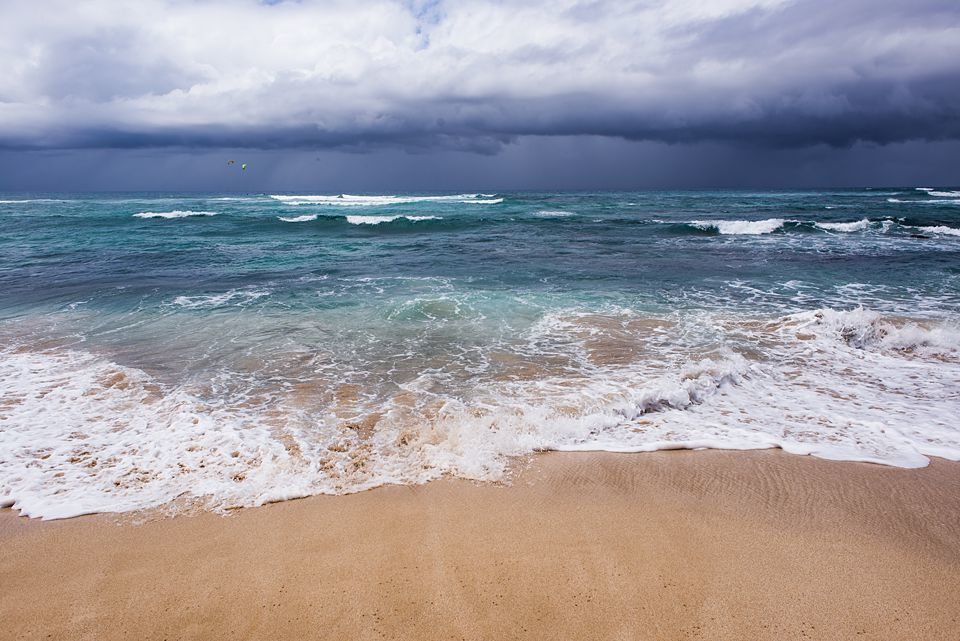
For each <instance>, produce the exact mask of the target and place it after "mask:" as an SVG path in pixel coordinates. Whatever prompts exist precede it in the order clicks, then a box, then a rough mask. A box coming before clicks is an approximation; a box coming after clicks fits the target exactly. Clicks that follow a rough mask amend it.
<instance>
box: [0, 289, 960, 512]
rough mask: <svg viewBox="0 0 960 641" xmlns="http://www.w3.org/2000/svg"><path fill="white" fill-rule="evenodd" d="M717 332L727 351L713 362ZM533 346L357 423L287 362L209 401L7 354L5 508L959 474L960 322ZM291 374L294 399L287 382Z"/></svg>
mask: <svg viewBox="0 0 960 641" xmlns="http://www.w3.org/2000/svg"><path fill="white" fill-rule="evenodd" d="M194 302H197V303H199V302H200V301H194ZM220 302H221V303H222V302H223V301H220ZM206 303H208V304H213V303H214V301H212V300H211V301H206ZM431 305H433V306H432V307H431V308H430V309H431V313H433V312H437V311H438V309H439V308H437V307H436V305H434V304H433V303H431ZM444 313H445V316H444V318H457V317H459V316H460V315H462V313H463V312H462V310H461V311H459V312H457V314H456V315H454V316H452V317H451V316H450V313H448V312H444ZM404 318H407V320H408V321H409V320H417V319H419V316H417V318H416V319H414V318H412V317H409V314H408V315H406V316H404ZM396 322H403V321H402V320H400V321H396ZM717 332H719V335H720V336H721V337H722V341H721V347H719V348H718V349H711V350H708V351H707V352H702V351H701V350H700V349H699V348H697V347H696V345H698V344H699V343H701V342H702V337H703V336H707V335H709V334H711V333H717ZM698 336H700V337H699V338H698ZM514 350H515V351H514V352H513V353H512V354H510V355H504V354H502V348H497V349H495V350H493V351H491V352H490V354H489V356H488V359H490V360H489V361H488V363H489V365H488V367H491V368H493V367H494V365H496V367H495V368H494V369H489V370H488V369H484V368H481V369H477V370H475V371H472V372H471V373H470V376H469V377H467V378H466V379H465V380H468V381H469V385H467V386H466V387H456V386H454V387H451V385H453V384H454V380H455V378H451V377H452V375H453V374H454V371H453V370H449V369H448V368H449V367H451V366H453V365H454V364H455V363H454V362H450V361H448V362H447V363H446V364H442V363H437V364H435V365H434V366H432V367H430V368H425V369H424V370H423V371H421V373H420V374H419V375H417V376H415V377H414V378H412V379H409V380H406V381H401V382H399V383H398V385H397V386H396V387H394V391H392V392H389V393H386V394H384V395H376V394H375V395H373V396H370V397H369V398H367V397H366V396H364V395H360V396H356V397H355V398H356V399H357V400H351V401H349V407H350V408H351V409H350V410H349V412H350V413H349V414H347V415H345V416H347V417H349V418H341V416H344V415H343V414H342V413H343V412H344V411H346V410H345V409H344V407H340V406H337V405H333V406H329V407H325V406H324V404H323V402H321V401H322V399H323V398H325V397H327V395H328V391H329V390H336V389H337V387H336V385H337V383H336V382H335V379H334V380H331V381H329V382H326V383H325V382H324V381H323V380H322V379H317V380H311V379H309V378H308V379H297V378H289V376H283V371H282V370H278V369H277V366H276V365H274V366H272V367H271V368H270V369H269V371H270V372H271V373H270V376H271V378H270V379H265V380H262V381H259V382H258V381H256V380H251V381H250V382H249V385H250V387H249V389H248V390H246V391H244V390H243V389H239V390H238V391H237V392H236V394H235V395H234V396H224V395H222V394H219V395H217V396H216V397H210V396H209V393H208V392H205V391H204V390H207V389H208V383H207V382H206V381H196V382H190V381H184V382H182V383H181V384H178V385H170V384H169V383H163V382H161V381H159V380H157V379H155V378H154V377H153V376H151V375H150V374H148V373H147V372H145V371H143V370H140V369H137V368H132V367H127V366H122V365H120V364H118V363H116V362H113V361H111V360H110V359H108V358H106V357H104V356H99V355H97V354H94V353H91V352H84V351H80V350H75V349H67V350H45V351H24V350H8V351H6V352H5V353H4V354H3V358H2V359H0V406H2V407H3V416H4V419H5V428H6V429H4V430H2V431H0V501H2V502H4V503H8V504H11V503H12V504H13V505H14V507H15V508H16V509H18V510H20V511H21V512H22V513H24V514H27V515H30V516H39V517H43V518H62V517H68V516H74V515H77V514H82V513H87V512H104V511H127V510H134V509H143V508H150V507H160V506H165V505H172V503H171V502H172V501H174V500H175V499H176V500H177V501H178V503H177V504H178V505H181V506H182V505H184V504H189V503H191V502H196V503H198V504H199V505H202V506H203V507H206V508H210V509H218V510H221V509H227V508H231V507H237V506H253V505H261V504H263V503H265V502H269V501H275V500H282V499H287V498H293V497H298V496H305V495H310V494H318V493H344V492H352V491H357V490H362V489H366V488H369V487H374V486H377V485H382V484H385V483H422V482H424V481H428V480H430V479H434V478H438V477H440V476H443V475H454V476H459V477H464V478H471V479H478V480H495V479H500V478H503V475H504V474H505V472H506V470H507V469H508V466H509V464H510V460H511V457H514V456H518V455H524V454H527V453H530V452H532V451H536V450H544V449H555V450H609V451H618V452H626V451H631V452H642V451H651V450H657V449H675V448H701V447H713V448H727V449H753V448H767V447H779V448H782V449H784V450H786V451H789V452H793V453H798V454H812V455H816V456H819V457H823V458H831V459H843V460H856V461H870V462H875V463H883V464H888V465H897V466H901V467H920V466H923V465H926V464H927V461H928V457H929V456H939V457H944V458H950V459H955V460H960V428H958V427H957V425H956V424H955V420H954V419H953V417H955V416H957V415H958V412H960V400H958V399H957V396H956V390H957V389H960V329H958V328H957V327H956V326H953V325H950V324H945V323H937V322H933V321H924V322H915V321H906V320H903V319H897V318H893V317H886V316H883V315H881V314H879V313H876V312H872V311H869V310H860V309H855V310H846V311H842V310H832V309H819V310H812V311H806V312H802V313H798V314H792V315H788V316H782V317H778V318H771V319H768V320H762V319H748V318H736V317H732V316H729V315H725V314H703V315H697V314H694V315H689V316H687V317H683V318H679V317H673V318H655V317H645V316H642V315H640V314H638V313H636V312H632V311H630V310H611V311H608V312H605V313H602V314H598V313H585V312H576V311H569V312H565V311H562V310H558V311H554V312H550V313H548V314H546V315H544V317H543V318H542V319H541V321H539V322H538V323H536V324H535V325H534V326H533V327H531V328H530V330H529V331H528V333H527V335H526V337H525V338H524V340H523V341H521V342H520V343H518V344H516V346H515V347H514ZM758 350H759V351H758ZM561 357H562V358H561ZM558 359H560V360H558ZM562 363H566V364H562ZM310 371H311V370H310V369H306V370H301V371H300V374H299V375H298V376H304V375H309V372H310ZM278 375H280V376H281V377H282V378H283V379H284V380H286V381H287V383H289V384H284V385H275V384H273V385H271V384H270V381H272V380H274V379H275V378H276V376H278ZM230 378H231V379H233V380H239V381H242V380H243V379H242V378H239V377H236V376H231V377H230ZM270 390H272V391H270ZM308 391H309V395H305V393H306V392H308ZM268 392H269V393H268ZM335 397H336V395H333V396H331V398H335ZM351 398H353V397H351ZM257 399H260V400H257ZM364 399H365V400H364ZM314 406H315V407H316V409H314V410H310V409H309V408H310V407H314ZM338 407H340V409H338Z"/></svg>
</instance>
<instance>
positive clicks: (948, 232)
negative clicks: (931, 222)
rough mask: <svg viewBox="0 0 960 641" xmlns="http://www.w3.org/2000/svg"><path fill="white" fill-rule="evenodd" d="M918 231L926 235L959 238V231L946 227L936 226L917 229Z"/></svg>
mask: <svg viewBox="0 0 960 641" xmlns="http://www.w3.org/2000/svg"><path fill="white" fill-rule="evenodd" d="M919 229H920V231H923V232H926V233H928V234H943V235H945V236H960V229H957V228H955V227H947V226H946V225H936V226H933V227H919Z"/></svg>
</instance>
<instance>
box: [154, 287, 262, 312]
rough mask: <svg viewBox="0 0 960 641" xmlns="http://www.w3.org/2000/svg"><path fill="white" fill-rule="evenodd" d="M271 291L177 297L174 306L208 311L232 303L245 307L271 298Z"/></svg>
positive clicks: (246, 290) (236, 290)
mask: <svg viewBox="0 0 960 641" xmlns="http://www.w3.org/2000/svg"><path fill="white" fill-rule="evenodd" d="M270 294H271V292H270V290H269V289H231V290H230V291H228V292H222V293H219V294H200V295H196V296H177V297H176V298H174V299H173V304H174V305H177V306H178V307H183V308H186V309H207V308H211V307H220V306H221V305H226V304H227V303H230V304H232V305H243V304H245V303H249V302H252V301H255V300H257V299H258V298H263V297H264V296H269V295H270Z"/></svg>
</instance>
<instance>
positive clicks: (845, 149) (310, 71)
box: [0, 0, 960, 192]
mask: <svg viewBox="0 0 960 641" xmlns="http://www.w3.org/2000/svg"><path fill="white" fill-rule="evenodd" d="M0 16H2V20H0V68H2V69H3V70H4V72H3V73H2V74H0V190H5V191H46V190H68V191H76V190H152V189H156V190H199V191H206V190H216V191H265V190H288V191H300V190H317V191H329V192H344V191H423V190H451V189H452V190H462V189H467V190H469V189H476V190H497V189H500V190H518V189H563V188H567V189H654V188H699V187H767V188H776V187H790V188H792V187H841V186H880V185H899V186H908V185H915V184H921V183H923V184H930V185H934V186H940V185H942V186H949V185H954V186H955V185H958V184H960V2H958V1H957V0H710V1H706V0H672V1H667V0H549V1H548V0H543V1H541V0H516V1H511V2H507V1H490V0H392V1H387V0H384V1H370V2H364V1H362V0H354V1H351V2H339V1H337V0H328V1H319V0H316V1H315V0H300V1H295V0H283V1H277V0H274V1H272V2H263V1H255V0H229V1H228V0H138V2H137V3H135V4H133V3H128V2H119V1H117V0H85V1H84V2H76V1H75V0H70V1H66V0H44V1H43V2H29V1H27V0H0ZM228 159H235V160H238V164H239V162H246V163H247V164H248V169H247V171H240V170H239V168H238V164H235V165H229V164H227V162H226V161H227V160H228Z"/></svg>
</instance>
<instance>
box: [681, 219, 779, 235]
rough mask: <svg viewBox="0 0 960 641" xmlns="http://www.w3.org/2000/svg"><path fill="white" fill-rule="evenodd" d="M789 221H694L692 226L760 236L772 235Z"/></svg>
mask: <svg viewBox="0 0 960 641" xmlns="http://www.w3.org/2000/svg"><path fill="white" fill-rule="evenodd" d="M786 222H787V221H786V220H784V219H783V218H768V219H766V220H692V221H690V224H691V225H693V226H694V227H699V228H700V229H716V230H717V231H718V232H720V233H721V234H730V235H760V234H770V233H773V232H775V231H777V230H778V229H780V228H781V227H783V225H784V223H786Z"/></svg>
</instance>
